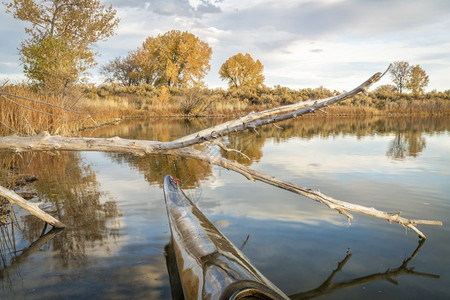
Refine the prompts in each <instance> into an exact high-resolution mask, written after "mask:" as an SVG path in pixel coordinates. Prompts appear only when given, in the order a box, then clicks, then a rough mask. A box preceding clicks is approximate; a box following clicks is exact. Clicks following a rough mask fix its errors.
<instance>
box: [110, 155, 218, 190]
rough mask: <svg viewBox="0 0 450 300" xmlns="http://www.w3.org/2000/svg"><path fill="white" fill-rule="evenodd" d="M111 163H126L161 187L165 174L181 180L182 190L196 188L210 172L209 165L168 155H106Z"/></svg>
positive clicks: (151, 182) (150, 181)
mask: <svg viewBox="0 0 450 300" xmlns="http://www.w3.org/2000/svg"><path fill="white" fill-rule="evenodd" d="M106 155H107V156H108V157H110V158H111V159H112V160H113V161H115V162H117V163H120V164H123V163H127V164H129V165H130V166H131V167H132V168H134V169H137V170H139V171H140V172H141V173H142V174H143V175H144V177H145V179H146V180H147V182H149V183H150V184H158V185H159V186H162V182H163V178H164V176H165V175H166V174H172V175H173V176H174V177H176V178H182V182H181V185H182V186H183V188H187V189H191V188H195V187H198V183H199V182H200V181H201V180H205V179H207V178H208V177H209V176H210V175H211V173H212V171H211V165H210V164H208V163H205V162H200V161H197V160H194V159H187V158H184V157H176V156H170V155H153V156H142V157H137V156H132V155H125V154H118V153H107V154H106Z"/></svg>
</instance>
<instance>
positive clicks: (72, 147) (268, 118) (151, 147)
mask: <svg viewBox="0 0 450 300" xmlns="http://www.w3.org/2000/svg"><path fill="white" fill-rule="evenodd" d="M386 72H387V70H386ZM386 72H385V73H386ZM385 73H383V74H381V73H376V74H375V75H373V76H372V77H370V78H369V79H368V80H366V81H365V82H364V83H362V84H361V85H359V86H358V87H356V88H354V89H353V90H351V91H350V92H347V93H344V94H341V95H338V96H334V97H330V98H326V99H321V100H316V101H312V100H310V101H305V102H299V103H296V104H292V105H287V106H282V107H277V108H274V109H269V110H265V111H262V112H258V113H250V114H249V115H247V116H245V117H243V118H238V119H236V120H232V121H229V122H225V123H222V124H220V125H217V126H214V127H211V128H208V129H205V130H202V131H199V132H197V133H194V134H191V135H188V136H185V137H181V138H179V139H176V140H174V141H171V142H159V141H143V140H130V139H121V138H118V137H115V138H108V139H105V138H75V137H61V136H51V135H50V134H48V133H47V132H43V133H41V134H39V135H36V136H30V137H19V136H16V135H12V136H7V137H0V151H15V152H21V151H55V150H68V151H105V152H119V153H130V154H133V155H146V154H162V153H166V154H172V155H179V156H184V157H190V158H194V159H198V160H203V161H206V162H209V163H212V164H216V165H219V166H222V167H224V168H227V169H230V170H233V171H235V172H238V173H240V174H242V175H244V176H246V177H247V178H248V179H250V180H259V181H261V182H265V183H268V184H271V185H273V186H277V187H280V188H282V189H285V190H288V191H291V192H294V193H297V194H300V195H303V196H306V197H308V198H310V199H313V200H315V201H318V202H321V203H323V204H325V205H327V206H328V207H329V208H331V209H335V210H337V211H338V212H339V213H341V214H343V215H345V216H347V218H348V220H349V221H350V219H352V218H353V216H352V215H351V214H350V213H349V211H352V212H357V213H362V214H366V215H370V216H373V217H376V218H380V219H384V220H387V221H389V222H395V223H398V224H400V225H402V226H405V227H407V228H410V229H412V230H413V231H415V232H416V233H417V234H418V235H419V236H420V237H422V238H426V237H425V235H424V234H423V233H422V232H421V231H420V230H418V229H417V228H416V227H415V225H438V226H442V222H440V221H429V220H410V219H407V218H403V217H400V213H387V212H383V211H379V210H377V209H375V208H369V207H365V206H361V205H357V204H352V203H348V202H344V201H340V200H336V199H334V198H332V197H329V196H326V195H324V194H322V193H320V192H319V191H314V190H311V189H309V188H305V187H302V186H299V185H296V184H293V183H290V182H287V181H283V180H280V179H278V178H276V177H273V176H269V175H267V174H264V173H261V172H258V171H255V170H252V169H250V168H247V167H245V166H243V165H241V164H239V163H237V162H234V161H230V160H227V159H224V158H222V157H217V156H211V155H208V154H205V153H203V152H201V151H198V150H195V149H193V148H191V147H187V146H191V145H194V144H199V143H203V142H205V141H209V140H213V139H216V138H218V137H220V136H224V135H227V134H229V133H231V132H236V131H243V130H246V129H255V128H256V127H257V126H262V125H266V124H271V123H276V122H279V121H282V120H286V119H289V118H295V117H297V116H301V115H304V114H307V113H311V112H314V111H315V110H316V109H320V108H321V107H324V106H327V105H330V104H333V103H337V102H339V101H342V100H344V99H346V98H348V97H351V96H354V95H356V94H358V93H360V92H365V91H366V90H367V89H368V88H369V87H370V86H371V85H372V84H373V83H375V82H376V81H378V80H379V79H380V78H381V77H382V76H383V75H384V74H385Z"/></svg>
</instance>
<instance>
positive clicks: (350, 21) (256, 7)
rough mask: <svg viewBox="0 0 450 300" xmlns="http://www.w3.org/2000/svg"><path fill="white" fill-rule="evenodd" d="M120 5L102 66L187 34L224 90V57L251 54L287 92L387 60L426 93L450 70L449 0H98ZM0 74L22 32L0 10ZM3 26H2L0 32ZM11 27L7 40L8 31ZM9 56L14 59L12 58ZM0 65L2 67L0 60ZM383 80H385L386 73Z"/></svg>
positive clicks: (340, 85)
mask: <svg viewBox="0 0 450 300" xmlns="http://www.w3.org/2000/svg"><path fill="white" fill-rule="evenodd" d="M105 3H107V4H112V5H113V6H114V7H116V8H117V10H118V15H119V17H120V18H121V23H120V25H119V28H118V30H117V35H116V36H114V37H112V38H111V39H110V40H109V41H107V42H102V43H99V44H98V45H97V51H98V52H100V53H101V54H102V56H101V57H100V58H99V62H100V64H102V63H105V62H106V61H108V60H110V59H112V58H114V57H115V56H124V55H126V53H127V52H128V51H131V50H135V49H136V48H137V47H138V46H140V45H141V44H142V42H143V41H144V40H145V38H146V37H148V36H155V35H157V34H161V33H164V32H166V31H169V30H172V29H178V30H187V31H190V32H192V33H194V34H195V35H197V36H198V37H199V38H200V39H202V40H204V41H206V42H208V43H209V44H210V45H211V47H212V48H213V55H212V59H211V71H210V73H209V74H208V75H207V77H206V78H205V80H206V83H207V84H208V85H209V86H210V87H216V86H225V84H224V83H223V82H221V81H220V79H219V75H218V71H219V69H220V66H221V64H222V63H223V62H224V61H225V60H226V59H227V58H228V57H230V56H232V55H234V54H236V53H238V52H243V53H246V52H247V53H250V54H251V55H252V56H253V57H254V58H255V59H260V60H261V62H262V63H263V64H264V66H265V70H264V74H265V76H266V84H267V85H268V86H273V85H275V84H280V85H284V86H289V87H291V88H305V87H317V86H321V85H323V86H325V87H327V88H329V89H336V90H344V89H345V90H348V89H350V88H353V87H354V85H355V84H359V83H360V82H361V81H362V80H364V79H366V78H367V77H369V76H370V75H372V74H373V73H375V72H378V71H382V70H384V69H385V68H386V67H387V65H388V64H389V63H390V62H392V61H398V60H406V61H408V62H410V63H411V64H419V65H421V66H422V68H424V69H425V71H427V73H428V75H429V76H430V84H429V88H428V89H429V90H431V89H438V90H446V89H449V88H450V85H449V84H448V80H447V77H448V74H450V41H449V39H448V32H450V2H449V1H446V0H430V1H418V0H411V1H404V0H383V1H375V2H374V1H368V0H365V1H356V0H321V1H310V0H301V1H291V0H279V1H272V0H255V1H241V0H223V1H219V0H168V1H162V0H152V1H123V0H110V1H105ZM0 14H1V15H2V18H1V20H2V21H1V23H2V25H4V26H3V30H1V31H0V33H1V34H2V35H3V37H4V38H3V40H6V41H9V42H8V44H11V43H14V45H15V46H11V45H9V46H8V47H6V46H5V45H2V46H0V76H1V77H6V76H8V74H12V73H16V74H17V73H20V71H21V68H20V67H18V66H17V67H16V68H14V67H13V68H9V67H8V68H6V67H5V66H6V65H5V62H8V61H11V58H14V59H17V47H18V46H19V44H20V40H21V39H23V38H24V37H25V34H24V33H23V27H22V28H20V32H21V33H20V32H17V30H16V29H13V28H16V27H13V26H8V24H9V23H11V24H13V23H14V24H21V23H20V22H18V21H15V20H13V19H12V18H11V16H9V15H8V16H7V15H6V14H5V13H4V12H3V11H2V12H0ZM3 17H5V18H3ZM5 28H7V29H5ZM13 30H14V39H13V41H11V39H9V38H8V37H7V36H8V33H11V32H12V31H13ZM14 55H16V56H14ZM2 63H3V64H2ZM386 80H389V78H388V79H386Z"/></svg>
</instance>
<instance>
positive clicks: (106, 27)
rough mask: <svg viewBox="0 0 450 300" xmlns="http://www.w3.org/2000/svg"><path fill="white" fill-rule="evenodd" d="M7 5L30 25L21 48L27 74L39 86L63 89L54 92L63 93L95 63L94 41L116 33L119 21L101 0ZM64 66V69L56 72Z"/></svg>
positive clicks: (21, 1) (28, 1)
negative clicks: (27, 36) (26, 37)
mask: <svg viewBox="0 0 450 300" xmlns="http://www.w3.org/2000/svg"><path fill="white" fill-rule="evenodd" d="M6 7H7V10H6V12H7V13H10V14H12V15H13V17H14V18H16V19H20V20H22V21H25V22H29V23H30V24H31V25H30V26H29V27H27V28H26V29H25V31H26V33H27V34H28V35H29V38H28V39H26V40H24V41H23V42H22V44H21V47H20V52H21V61H22V62H23V64H24V71H25V74H26V75H27V77H28V78H29V79H31V80H32V82H33V83H35V84H37V85H38V86H40V87H43V88H46V89H52V90H53V89H55V88H56V87H59V88H61V89H62V90H58V91H54V92H60V93H62V94H64V93H65V91H67V88H68V87H69V86H70V85H72V84H74V83H76V82H77V81H78V80H79V79H80V77H81V76H82V75H83V74H84V72H85V71H86V70H87V69H88V68H90V67H92V66H94V65H95V61H94V56H95V54H96V53H95V52H94V51H93V49H92V46H93V44H94V43H96V42H97V41H99V40H105V39H107V38H108V37H110V36H111V35H113V34H114V30H115V28H116V27H117V25H118V23H119V19H117V18H116V10H114V9H113V8H112V7H111V6H110V7H108V8H105V6H104V5H102V4H100V1H99V0H14V1H11V2H9V3H7V4H6ZM54 46H55V47H56V51H54V52H55V53H53V49H54V48H53V47H54ZM61 65H62V66H64V67H63V68H62V69H64V71H61V72H56V73H54V72H53V71H54V70H57V69H59V68H60V66H61ZM67 71H70V72H67ZM58 82H59V83H58ZM57 83H58V84H57Z"/></svg>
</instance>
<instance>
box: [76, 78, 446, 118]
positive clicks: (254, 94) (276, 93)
mask: <svg viewBox="0 0 450 300" xmlns="http://www.w3.org/2000/svg"><path fill="white" fill-rule="evenodd" d="M85 94H86V97H85V98H84V100H83V105H84V106H86V107H89V108H91V109H93V110H96V109H102V108H113V107H114V108H116V109H121V108H122V109H131V110H135V111H136V113H140V114H142V115H146V116H237V115H242V114H245V113H248V112H250V111H261V110H264V109H267V108H272V107H276V106H280V105H286V104H292V103H296V102H298V101H306V100H309V99H313V100H314V99H321V98H326V97H331V96H335V95H338V94H340V92H337V91H333V92H332V91H330V90H327V89H326V88H323V87H320V88H316V89H302V90H291V89H288V88H285V87H280V86H276V87H274V88H268V87H264V88H260V89H258V90H245V89H242V90H238V91H231V92H230V91H225V90H222V89H214V90H211V89H200V88H193V89H167V88H162V89H156V88H153V87H152V86H146V85H142V86H130V87H121V86H115V85H111V86H101V87H91V88H86V89H85ZM327 113H328V114H332V115H349V116H352V115H410V114H421V115H436V114H450V90H449V91H446V92H436V91H433V92H430V93H427V94H423V95H412V94H406V93H402V94H399V93H396V92H393V91H391V90H388V89H387V88H386V87H381V88H379V89H376V90H375V91H373V92H370V93H368V94H367V95H363V94H359V95H356V96H355V97H353V98H349V99H347V100H345V101H342V102H340V103H339V104H337V105H333V106H332V107H330V108H328V109H327Z"/></svg>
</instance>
